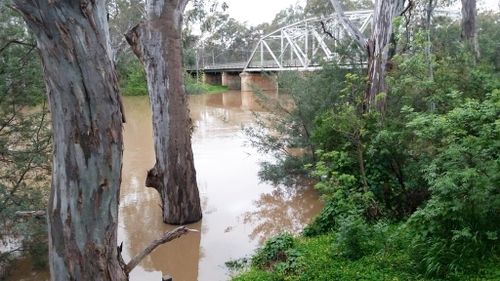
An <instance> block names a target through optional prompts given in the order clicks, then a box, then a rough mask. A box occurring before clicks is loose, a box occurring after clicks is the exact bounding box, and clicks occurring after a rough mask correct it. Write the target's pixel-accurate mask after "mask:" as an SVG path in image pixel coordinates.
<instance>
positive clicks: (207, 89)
mask: <svg viewBox="0 0 500 281" xmlns="http://www.w3.org/2000/svg"><path fill="white" fill-rule="evenodd" d="M227 91H228V87H227V86H221V85H210V84H204V83H201V82H193V83H189V82H188V83H186V92H187V93H188V95H200V94H219V93H224V92H227Z"/></svg>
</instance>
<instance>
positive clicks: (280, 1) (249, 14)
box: [224, 0, 328, 25]
mask: <svg viewBox="0 0 500 281" xmlns="http://www.w3.org/2000/svg"><path fill="white" fill-rule="evenodd" d="M224 1H225V2H226V3H227V4H228V5H229V9H228V13H229V15H230V16H231V17H233V18H235V19H236V20H238V21H240V22H245V21H246V22H248V23H249V24H250V25H257V24H259V23H263V22H271V21H272V20H273V19H274V16H275V15H276V14H277V13H278V12H279V11H281V10H283V9H285V8H288V7H289V6H290V5H295V4H296V3H300V4H301V5H304V3H305V2H306V0H224ZM325 1H328V0H325Z"/></svg>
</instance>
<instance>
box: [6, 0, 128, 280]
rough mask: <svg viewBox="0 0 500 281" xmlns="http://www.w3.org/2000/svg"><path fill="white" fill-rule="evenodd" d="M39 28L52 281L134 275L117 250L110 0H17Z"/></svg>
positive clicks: (117, 127) (118, 121)
mask: <svg viewBox="0 0 500 281" xmlns="http://www.w3.org/2000/svg"><path fill="white" fill-rule="evenodd" d="M14 8H15V9H16V10H18V11H19V12H20V13H21V14H22V16H23V17H24V19H25V21H26V22H27V24H28V26H29V28H30V29H31V31H32V32H33V33H34V35H35V37H36V40H37V46H38V48H39V50H40V55H41V58H42V62H43V68H44V74H45V82H46V86H47V95H48V100H49V104H50V111H51V113H52V129H53V134H54V137H53V142H54V144H53V150H54V152H53V172H52V190H51V194H50V200H49V206H48V209H47V219H48V227H49V253H50V255H49V256H50V257H49V265H50V272H51V279H52V280H113V281H120V280H127V279H128V277H127V274H126V272H125V271H124V269H123V268H122V265H121V264H120V262H119V258H118V256H119V253H118V251H117V221H118V200H119V187H120V181H121V166H122V151H123V141H122V120H123V112H122V110H121V107H120V104H121V102H120V96H119V90H118V84H117V77H116V74H115V69H114V66H113V63H112V61H111V56H110V50H109V34H108V25H107V21H106V12H105V11H106V9H105V1H103V0H75V1H53V0H14Z"/></svg>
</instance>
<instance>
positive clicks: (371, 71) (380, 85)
mask: <svg viewBox="0 0 500 281" xmlns="http://www.w3.org/2000/svg"><path fill="white" fill-rule="evenodd" d="M404 3H405V0H377V1H375V10H374V12H373V24H372V28H373V30H372V34H371V36H370V39H368V42H367V47H366V48H367V49H366V50H367V55H368V83H369V84H368V88H367V91H366V96H365V103H366V106H367V107H371V106H374V105H375V106H376V107H377V109H378V110H379V111H383V109H384V108H385V103H386V97H387V95H386V94H387V84H386V81H385V76H386V67H387V62H388V58H389V42H390V40H391V35H392V32H393V30H392V21H393V20H394V18H395V17H396V16H398V15H399V14H401V12H402V11H403V9H404Z"/></svg>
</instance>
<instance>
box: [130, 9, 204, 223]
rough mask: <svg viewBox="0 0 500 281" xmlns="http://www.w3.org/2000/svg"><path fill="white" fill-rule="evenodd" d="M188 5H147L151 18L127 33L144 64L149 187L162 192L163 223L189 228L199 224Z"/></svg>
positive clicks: (148, 17)
mask: <svg viewBox="0 0 500 281" xmlns="http://www.w3.org/2000/svg"><path fill="white" fill-rule="evenodd" d="M187 2H188V1H187V0H168V1H167V0H155V1H148V2H147V4H146V5H147V7H146V11H147V19H146V20H145V21H143V22H141V23H139V24H138V25H137V26H135V27H134V28H133V29H132V30H130V31H129V32H128V33H127V34H126V37H127V41H128V43H129V44H130V45H131V46H132V49H133V50H134V53H135V54H136V55H137V56H138V57H139V59H140V60H141V61H142V63H143V64H144V67H145V70H146V75H147V80H148V89H149V97H150V101H151V106H152V111H153V132H154V144H155V153H156V164H155V166H154V167H153V168H152V169H151V170H150V171H149V172H148V177H147V180H146V185H147V186H149V187H154V188H156V189H157V190H158V192H159V193H160V196H161V200H162V206H163V221H164V222H165V223H170V224H185V223H190V222H195V221H198V220H200V219H201V217H202V213H201V205H200V197H199V193H198V186H197V183H196V171H195V169H194V163H193V152H192V149H191V121H190V118H189V115H188V110H187V102H186V93H185V90H184V81H183V73H182V38H181V31H182V13H183V11H184V8H185V6H186V4H187Z"/></svg>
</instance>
